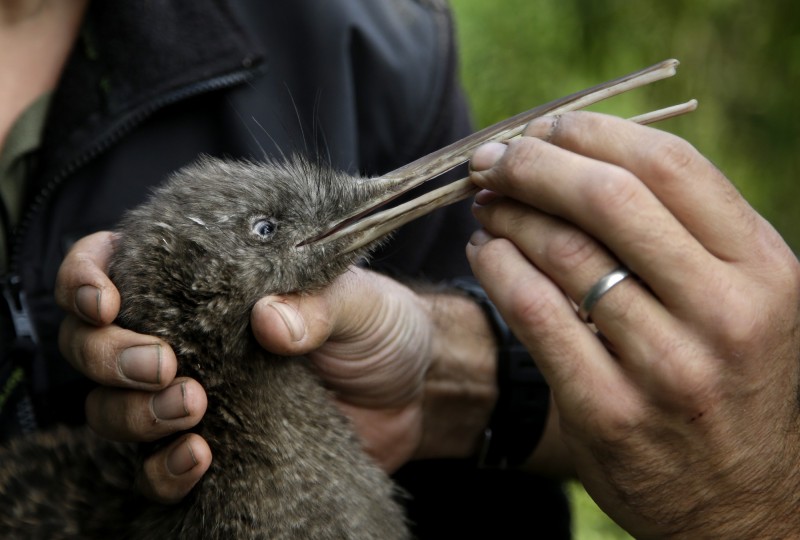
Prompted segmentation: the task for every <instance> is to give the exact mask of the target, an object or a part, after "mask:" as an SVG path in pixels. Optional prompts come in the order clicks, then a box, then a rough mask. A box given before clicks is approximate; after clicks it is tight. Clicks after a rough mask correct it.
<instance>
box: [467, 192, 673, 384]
mask: <svg viewBox="0 0 800 540" xmlns="http://www.w3.org/2000/svg"><path fill="white" fill-rule="evenodd" d="M481 201H483V199H482V198H476V205H475V206H474V207H473V211H474V213H475V216H476V217H477V218H478V220H479V221H480V222H481V224H483V226H484V227H485V228H486V230H488V231H489V232H490V233H491V234H492V235H493V236H495V237H502V238H507V239H509V240H511V241H512V242H513V243H514V244H515V245H516V246H517V249H519V250H520V251H521V252H522V254H523V255H524V256H525V257H526V258H527V259H528V260H530V261H531V262H532V263H533V264H534V265H535V266H536V268H538V269H539V270H540V271H542V272H543V273H544V274H545V275H547V277H548V278H549V279H550V280H552V281H553V282H554V283H555V284H556V285H557V286H558V287H559V288H560V289H561V290H562V291H564V292H565V293H566V294H567V296H568V297H570V298H571V299H572V300H573V301H574V302H575V303H576V304H580V302H581V300H582V299H583V298H584V297H585V296H586V294H587V293H588V292H589V289H590V288H591V287H592V286H593V285H594V284H595V283H597V282H598V281H599V280H600V279H601V278H602V277H603V276H605V275H606V274H608V273H609V272H610V271H612V270H613V269H615V268H616V267H618V266H619V262H618V261H617V260H616V259H615V258H614V257H613V256H612V255H611V254H610V253H608V251H606V250H605V249H604V247H603V246H601V245H600V244H598V243H597V241H596V240H594V239H593V238H592V237H590V236H589V235H588V234H586V233H584V232H583V231H581V230H580V229H578V228H576V227H574V226H572V225H570V224H569V223H567V222H565V221H563V220H561V219H558V218H556V217H553V216H550V215H548V214H544V213H542V212H539V211H536V210H534V209H532V208H530V207H528V206H525V205H523V204H521V203H519V202H516V201H514V200H513V199H501V200H496V201H494V202H492V203H491V204H488V205H482V204H479V203H480V202H481ZM590 315H591V317H592V321H593V322H594V324H595V325H596V326H597V328H598V329H599V330H600V331H601V332H602V334H603V336H605V338H606V339H607V340H608V341H609V342H610V343H611V344H612V345H613V347H614V351H615V353H616V354H617V355H618V356H619V357H620V358H621V360H622V361H624V362H625V364H626V366H630V364H632V363H634V364H636V365H637V366H638V367H639V368H640V369H648V368H650V367H651V366H652V364H655V363H657V362H656V360H657V359H659V358H661V357H663V354H664V352H665V351H664V350H663V349H664V346H665V345H664V343H663V342H664V336H665V335H670V334H669V329H674V330H675V331H677V328H675V326H676V324H675V322H674V320H673V317H672V316H671V315H670V314H669V313H668V312H667V311H666V310H665V309H664V307H663V305H662V304H661V303H660V302H658V300H656V299H655V298H653V296H652V294H650V292H649V291H648V290H647V289H646V288H644V287H642V286H641V285H640V284H639V283H638V282H637V281H636V280H635V279H627V280H624V281H622V282H620V283H619V284H617V285H615V286H614V287H613V288H612V289H611V290H609V291H608V292H607V293H606V294H604V295H603V296H602V297H601V298H600V300H599V301H598V303H597V304H596V305H595V307H594V309H593V311H592V313H591V314H590ZM633 329H635V331H633Z"/></svg>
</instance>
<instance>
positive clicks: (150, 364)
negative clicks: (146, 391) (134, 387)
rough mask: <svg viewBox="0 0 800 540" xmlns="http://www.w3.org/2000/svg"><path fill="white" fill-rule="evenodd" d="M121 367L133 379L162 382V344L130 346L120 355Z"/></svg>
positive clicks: (149, 382) (144, 381) (155, 382)
mask: <svg viewBox="0 0 800 540" xmlns="http://www.w3.org/2000/svg"><path fill="white" fill-rule="evenodd" d="M119 369H120V371H122V374H123V375H125V377H127V378H128V379H130V380H132V381H137V382H143V383H148V384H159V383H161V345H157V344H156V345H137V346H135V347H128V348H127V349H125V350H124V351H122V353H121V354H120V355H119Z"/></svg>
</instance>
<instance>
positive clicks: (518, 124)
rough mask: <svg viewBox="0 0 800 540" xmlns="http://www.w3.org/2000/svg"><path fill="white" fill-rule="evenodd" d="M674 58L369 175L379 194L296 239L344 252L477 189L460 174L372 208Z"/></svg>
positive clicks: (644, 77)
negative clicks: (341, 244)
mask: <svg viewBox="0 0 800 540" xmlns="http://www.w3.org/2000/svg"><path fill="white" fill-rule="evenodd" d="M678 63H679V62H678V61H677V60H665V61H663V62H660V63H658V64H655V65H653V66H650V67H648V68H645V69H643V70H640V71H637V72H634V73H631V74H629V75H625V76H624V77H620V78H618V79H614V80H611V81H608V82H604V83H602V84H599V85H597V86H593V87H591V88H587V89H586V90H582V91H580V92H576V93H574V94H571V95H569V96H566V97H563V98H560V99H556V100H554V101H551V102H550V103H546V104H544V105H540V106H539V107H536V108H534V109H531V110H529V111H526V112H523V113H520V114H518V115H516V116H513V117H511V118H508V119H506V120H503V121H502V122H499V123H497V124H495V125H493V126H489V127H487V128H485V129H483V130H481V131H478V132H476V133H473V134H472V135H470V136H468V137H465V138H464V139H461V140H460V141H456V142H455V143H453V144H450V145H448V146H446V147H444V148H442V149H440V150H438V151H436V152H433V153H432V154H428V155H427V156H425V157H422V158H420V159H418V160H416V161H413V162H411V163H409V164H407V165H404V166H402V167H400V168H399V169H396V170H394V171H392V172H390V173H388V174H385V175H383V176H380V177H378V178H373V179H371V180H370V181H371V182H379V183H381V184H383V185H384V186H385V189H382V190H380V193H381V194H380V195H379V196H378V197H375V198H374V199H372V200H370V201H368V202H366V203H365V204H363V205H361V206H360V207H358V208H354V209H353V211H352V212H351V213H350V214H349V215H348V216H347V217H346V218H345V219H343V220H341V221H339V222H338V223H332V224H329V226H327V227H325V230H324V231H323V232H322V233H319V234H317V235H314V236H312V237H310V238H307V239H306V240H304V241H303V242H302V243H300V244H299V245H300V246H305V245H323V244H326V243H329V242H333V241H338V240H341V239H343V238H347V239H348V240H349V243H347V244H346V247H345V248H344V249H343V251H342V252H343V253H346V252H349V251H354V250H356V249H359V248H361V247H364V246H365V245H367V244H369V243H370V242H372V241H374V240H376V239H378V238H380V237H382V236H384V235H385V234H387V233H389V232H391V231H392V230H394V229H396V228H398V227H400V226H401V225H404V224H406V223H408V222H409V221H412V220H414V219H417V218H418V217H421V216H423V215H425V214H428V213H430V212H432V211H433V210H436V209H437V208H441V207H442V206H446V205H448V204H452V203H455V202H457V201H460V200H463V199H466V198H467V197H471V196H473V195H474V194H475V193H477V191H478V188H477V187H476V186H475V185H474V184H472V183H471V182H470V180H469V178H462V179H461V180H456V181H454V182H452V183H450V184H448V185H446V186H443V187H441V188H439V189H435V190H433V191H430V192H428V193H426V194H424V195H422V196H420V197H418V198H416V199H413V200H411V201H408V202H406V203H404V204H401V205H399V206H396V207H394V208H389V209H386V210H383V211H380V212H377V213H373V212H375V211H376V210H378V209H379V208H380V207H382V206H383V205H385V204H386V203H388V202H389V201H391V200H393V199H395V198H397V197H399V196H400V195H402V194H404V193H407V192H408V191H410V190H412V189H414V188H416V187H417V186H420V185H421V184H423V183H425V182H427V181H429V180H431V179H433V178H435V177H437V176H439V175H441V174H443V173H445V172H447V171H449V170H450V169H452V168H454V167H457V166H458V165H460V164H462V163H465V162H466V161H467V160H468V159H469V157H470V156H471V155H472V152H473V151H474V150H475V149H476V148H477V147H478V146H480V145H482V144H484V143H487V142H492V141H496V142H507V141H510V140H511V139H513V138H516V137H519V136H520V135H521V134H522V132H523V131H524V130H525V126H527V124H528V123H529V122H530V121H531V120H533V119H534V118H538V117H540V116H546V115H556V114H562V113H565V112H568V111H575V110H579V109H583V108H584V107H588V106H589V105H592V104H594V103H597V102H599V101H602V100H604V99H608V98H610V97H613V96H616V95H618V94H621V93H623V92H627V91H629V90H632V89H634V88H638V87H641V86H644V85H647V84H650V83H653V82H655V81H659V80H661V79H666V78H667V77H671V76H673V75H675V72H676V68H677V66H678ZM696 108H697V101H696V100H691V101H688V102H686V103H683V104H680V105H675V106H672V107H668V108H666V109H659V110H657V111H653V112H650V113H646V114H643V115H640V116H636V117H634V118H631V119H630V120H632V121H634V122H637V123H640V124H650V123H653V122H657V121H660V120H664V119H667V118H672V117H673V116H678V115H680V114H684V113H687V112H690V111H693V110H695V109H696Z"/></svg>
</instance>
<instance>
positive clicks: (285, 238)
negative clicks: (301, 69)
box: [0, 63, 674, 540]
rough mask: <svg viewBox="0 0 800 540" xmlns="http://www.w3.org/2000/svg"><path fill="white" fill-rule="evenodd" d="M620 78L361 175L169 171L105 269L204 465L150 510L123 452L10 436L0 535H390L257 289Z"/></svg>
mask: <svg viewBox="0 0 800 540" xmlns="http://www.w3.org/2000/svg"><path fill="white" fill-rule="evenodd" d="M654 70H655V71H658V72H659V73H661V75H660V76H667V75H669V74H671V73H670V70H672V71H673V72H674V63H672V64H669V63H662V65H657V66H654V67H653V68H650V70H649V71H648V70H645V71H643V72H640V74H636V75H635V76H636V77H643V75H641V74H642V73H647V76H648V77H651V78H650V79H647V80H646V82H649V81H650V80H652V72H653V71H654ZM623 80H624V82H625V83H626V84H628V85H630V82H629V81H630V80H631V77H630V76H629V77H627V78H623V79H620V80H617V81H612V82H610V83H606V84H605V85H601V86H599V87H595V88H592V89H589V90H587V91H584V92H582V93H579V94H574V95H572V96H569V97H567V98H563V99H561V100H558V101H556V102H553V103H551V104H548V105H545V106H542V107H538V108H536V109H533V110H531V111H528V112H527V113H524V114H522V115H518V116H516V117H514V118H512V119H509V120H507V121H505V122H502V123H501V124H498V125H496V126H493V127H491V128H487V129H486V130H484V131H482V132H479V133H477V134H475V135H473V136H471V137H469V138H467V139H464V140H463V141H459V142H458V143H454V144H453V145H451V146H449V147H446V148H444V149H442V150H441V151H439V152H437V153H435V154H432V155H431V156H428V157H426V158H422V159H420V160H418V161H416V162H413V163H411V164H409V165H407V166H405V167H403V168H401V169H399V170H397V171H394V172H392V173H389V174H387V175H384V176H382V177H379V178H372V179H366V178H359V177H354V176H350V175H347V174H344V173H341V172H337V171H333V170H330V169H328V168H326V167H324V166H320V165H319V164H317V163H312V162H309V161H307V160H304V159H302V158H294V159H289V160H287V161H281V162H278V161H270V162H263V163H254V162H246V161H227V160H220V159H215V158H211V157H203V158H200V159H199V160H198V161H197V162H196V163H195V164H193V165H190V166H188V167H186V168H184V169H182V170H180V171H178V172H177V173H175V174H174V175H173V176H172V177H171V178H170V179H168V180H167V182H166V183H165V184H164V185H163V186H161V187H159V188H158V189H156V190H155V191H154V192H153V194H152V196H151V197H150V199H149V200H148V201H147V202H146V203H144V204H143V205H141V206H140V207H137V208H135V209H133V210H132V211H130V212H129V213H128V214H126V215H125V216H124V217H123V219H122V221H121V223H120V225H119V229H118V232H119V235H118V240H117V243H116V245H115V249H114V256H113V260H112V264H111V267H110V276H111V278H112V280H113V281H114V283H115V285H116V286H117V288H118V289H119V291H120V295H121V298H122V306H121V310H120V314H119V323H120V324H121V325H122V326H124V327H127V328H130V329H133V330H135V331H138V332H141V333H145V334H151V335H157V336H160V337H162V338H163V339H165V340H166V341H167V342H168V343H170V345H171V346H172V347H173V349H174V350H175V352H176V354H177V356H178V359H179V374H181V375H188V376H191V377H193V378H195V379H197V380H198V381H199V382H200V383H201V384H202V385H203V386H204V388H205V390H206V393H207V394H208V399H209V404H208V409H207V412H206V414H205V417H204V418H203V420H202V422H201V424H200V426H199V427H198V431H199V433H200V434H201V435H202V436H203V437H205V438H206V440H207V441H208V443H209V445H210V446H211V449H212V452H213V454H214V462H213V464H212V466H211V468H210V469H209V471H208V472H207V473H206V475H205V476H204V478H203V479H202V480H201V482H200V483H199V484H198V485H197V486H196V487H195V488H194V489H193V490H192V492H191V493H190V494H189V495H188V496H187V497H186V498H184V500H182V501H181V502H180V503H178V504H175V505H170V506H164V505H160V504H157V503H154V502H151V501H149V500H147V499H145V498H144V497H143V496H141V495H140V494H139V493H138V492H137V491H136V489H135V488H134V485H135V480H136V475H137V474H138V472H139V470H140V466H141V463H140V453H139V452H138V451H137V447H136V446H135V445H131V444H121V443H113V442H109V441H106V440H103V439H101V438H99V437H97V436H95V435H93V434H92V433H91V432H90V431H89V430H87V429H67V428H56V429H54V430H52V431H47V432H41V433H37V434H34V435H31V436H27V437H25V438H20V439H17V440H13V441H11V442H10V443H9V444H7V445H6V446H5V447H3V448H1V449H0V537H3V538H47V539H57V538H131V539H133V538H148V539H151V538H214V539H216V538H219V539H223V538H224V539H231V538H248V539H252V538H272V539H297V538H313V539H325V538H331V539H333V538H336V539H341V538H354V539H355V538H358V539H370V538H375V539H382V540H385V539H394V538H397V539H400V538H406V537H408V535H409V533H408V529H407V526H406V523H405V518H404V514H403V510H402V504H401V502H399V501H398V498H399V497H402V495H401V494H398V493H397V490H396V488H395V486H394V485H393V483H392V481H391V480H390V478H389V477H388V476H387V475H386V474H385V473H384V472H382V471H381V470H380V469H379V468H378V467H377V466H376V465H375V464H374V463H373V462H372V461H371V460H370V458H369V457H368V456H367V455H366V454H365V453H364V452H363V451H362V449H361V447H360V445H359V441H358V439H357V437H356V436H355V434H354V432H353V431H352V429H351V427H350V425H349V423H348V421H347V420H346V419H345V418H344V417H343V416H342V415H341V414H340V413H339V411H338V409H337V408H336V407H335V406H334V405H333V402H332V400H331V399H330V397H329V395H328V392H327V391H326V390H325V388H324V387H323V385H322V384H321V382H320V381H319V380H318V379H317V377H316V376H315V375H314V373H313V371H312V370H311V369H310V368H309V365H308V361H307V360H306V359H303V358H285V357H279V356H276V355H273V354H270V353H268V352H266V351H264V350H263V349H262V348H261V347H259V346H258V344H257V343H256V341H255V339H254V337H253V335H252V333H251V331H250V328H249V321H250V310H251V309H252V307H253V305H254V304H255V303H256V301H257V300H258V299H259V298H261V297H263V296H266V295H272V294H280V293H290V292H298V291H313V290H315V289H319V288H320V287H324V286H325V285H327V284H329V283H330V282H331V281H332V280H334V279H335V278H336V277H337V276H338V275H340V274H341V273H343V272H344V271H346V270H347V268H348V267H349V266H350V265H352V264H354V263H355V262H357V261H358V260H359V259H360V258H362V257H365V256H366V255H367V253H368V251H369V249H370V247H372V246H374V245H375V244H376V243H377V242H380V241H381V239H382V238H383V237H385V235H386V234H388V233H389V232H390V231H391V230H393V229H394V228H396V227H398V226H400V225H402V224H403V223H405V222H407V221H410V220H411V219H415V218H416V217H418V216H419V215H422V214H424V213H426V212H429V211H431V210H432V209H434V208H437V207H439V206H441V205H443V204H448V203H450V202H454V201H456V200H460V199H463V198H465V197H467V196H470V195H471V194H473V193H474V192H475V191H476V188H475V187H474V186H473V185H472V184H471V183H470V182H469V181H468V180H462V181H457V182H455V183H453V184H450V185H448V186H445V187H444V188H440V189H439V190H436V191H433V192H431V193H429V194H427V195H424V196H422V197H420V198H418V199H415V200H413V201H411V202H409V203H406V204H404V205H400V206H397V207H395V208H392V209H389V210H384V211H383V212H379V213H377V214H372V215H369V214H370V211H371V210H373V209H375V208H376V207H378V206H382V205H384V204H385V203H386V202H387V201H388V200H390V199H392V198H394V197H397V196H398V195H399V194H401V193H404V192H406V191H407V190H409V189H410V188H412V187H415V186H416V185H418V184H420V183H422V182H424V181H425V180H427V179H430V178H432V177H434V176H436V175H438V174H440V173H441V172H443V171H445V170H448V169H450V168H452V167H453V166H454V165H456V164H458V163H461V162H463V161H465V160H466V158H467V156H468V155H469V154H470V153H471V152H472V150H473V149H474V148H475V147H476V146H477V145H479V144H481V143H482V142H484V141H487V140H506V139H508V138H510V137H513V136H516V135H517V134H519V133H520V132H521V131H522V128H523V126H524V125H525V124H526V123H527V122H528V121H530V120H531V119H532V118H534V117H536V116H540V115H542V114H547V113H553V112H556V113H557V112H561V111H565V110H569V109H570V108H575V107H577V106H585V105H586V104H587V100H588V101H591V99H594V100H595V101H596V100H598V99H602V98H603V97H607V96H608V95H609V93H610V92H611V91H612V90H613V89H614V88H616V86H615V85H619V84H620V82H619V81H623ZM628 87H630V86H628ZM628 87H626V88H625V89H627V88H628ZM620 91H624V90H620Z"/></svg>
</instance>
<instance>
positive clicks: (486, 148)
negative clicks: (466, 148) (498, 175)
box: [469, 142, 508, 171]
mask: <svg viewBox="0 0 800 540" xmlns="http://www.w3.org/2000/svg"><path fill="white" fill-rule="evenodd" d="M507 149H508V147H507V146H506V145H505V144H502V143H497V142H490V143H486V144H483V145H481V146H479V147H478V149H477V150H475V153H474V154H472V159H471V160H470V161H469V167H470V169H472V170H473V171H485V170H486V169H490V168H492V166H493V165H494V164H495V163H497V162H498V161H499V160H500V158H501V157H503V154H505V153H506V150H507Z"/></svg>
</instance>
